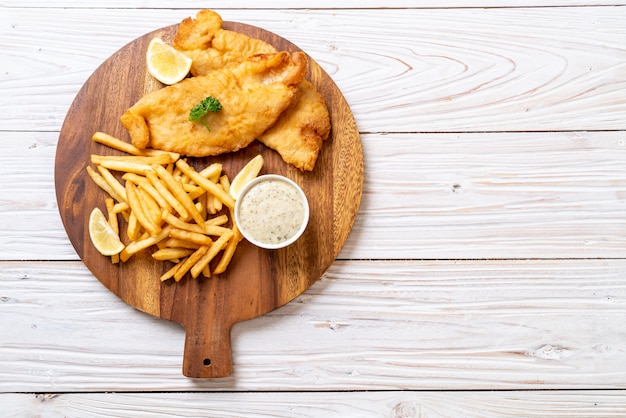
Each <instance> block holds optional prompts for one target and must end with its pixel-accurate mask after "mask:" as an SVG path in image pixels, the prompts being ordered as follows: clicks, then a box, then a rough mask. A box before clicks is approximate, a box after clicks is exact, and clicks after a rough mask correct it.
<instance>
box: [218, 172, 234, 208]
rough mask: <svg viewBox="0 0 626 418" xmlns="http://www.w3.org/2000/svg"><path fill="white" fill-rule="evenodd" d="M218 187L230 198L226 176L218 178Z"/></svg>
mask: <svg viewBox="0 0 626 418" xmlns="http://www.w3.org/2000/svg"><path fill="white" fill-rule="evenodd" d="M220 185H221V186H222V188H223V189H224V193H226V194H228V196H230V180H228V176H226V175H223V176H222V177H220ZM233 207H234V206H233Z"/></svg>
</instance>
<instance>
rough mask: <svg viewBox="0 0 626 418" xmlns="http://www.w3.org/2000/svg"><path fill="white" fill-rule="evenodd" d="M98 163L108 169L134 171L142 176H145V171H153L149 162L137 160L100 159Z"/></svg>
mask: <svg viewBox="0 0 626 418" xmlns="http://www.w3.org/2000/svg"><path fill="white" fill-rule="evenodd" d="M99 165H101V166H103V167H106V168H108V169H109V170H113V171H122V172H125V173H136V174H141V175H143V176H145V175H146V173H148V172H150V171H153V170H152V166H150V165H149V164H142V163H137V162H126V161H116V160H102V161H101V162H100V163H99Z"/></svg>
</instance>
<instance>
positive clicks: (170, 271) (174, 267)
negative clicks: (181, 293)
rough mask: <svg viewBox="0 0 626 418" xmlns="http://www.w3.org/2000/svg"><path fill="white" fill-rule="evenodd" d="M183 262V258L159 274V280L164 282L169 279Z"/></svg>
mask: <svg viewBox="0 0 626 418" xmlns="http://www.w3.org/2000/svg"><path fill="white" fill-rule="evenodd" d="M183 262H184V260H182V261H180V262H178V263H176V264H175V265H174V266H173V267H172V268H171V269H169V270H168V271H166V272H165V273H163V275H162V276H161V281H162V282H164V281H166V280H167V279H171V278H172V277H174V274H175V273H176V271H177V270H178V269H179V268H180V266H182V265H183Z"/></svg>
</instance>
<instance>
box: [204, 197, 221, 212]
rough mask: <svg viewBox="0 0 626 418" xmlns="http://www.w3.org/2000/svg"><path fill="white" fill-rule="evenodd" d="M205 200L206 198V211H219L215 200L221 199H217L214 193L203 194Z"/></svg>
mask: <svg viewBox="0 0 626 418" xmlns="http://www.w3.org/2000/svg"><path fill="white" fill-rule="evenodd" d="M203 198H204V199H203V200H204V209H205V211H206V213H207V214H209V215H215V214H216V213H217V209H216V208H215V202H216V201H218V202H219V201H220V200H219V199H216V198H215V196H213V195H212V194H209V193H206V194H205V195H204V196H203Z"/></svg>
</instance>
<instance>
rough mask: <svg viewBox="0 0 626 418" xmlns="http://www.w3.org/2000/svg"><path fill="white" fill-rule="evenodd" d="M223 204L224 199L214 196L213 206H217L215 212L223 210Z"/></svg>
mask: <svg viewBox="0 0 626 418" xmlns="http://www.w3.org/2000/svg"><path fill="white" fill-rule="evenodd" d="M207 200H208V199H207ZM222 205H223V204H222V201H221V200H219V199H218V198H217V197H215V196H213V207H214V208H215V213H217V212H219V211H220V210H222Z"/></svg>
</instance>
